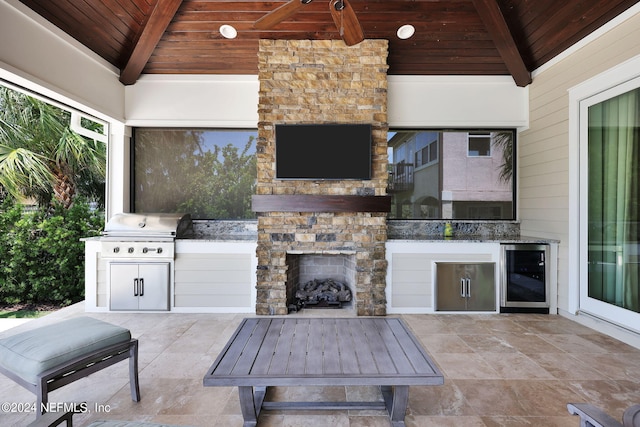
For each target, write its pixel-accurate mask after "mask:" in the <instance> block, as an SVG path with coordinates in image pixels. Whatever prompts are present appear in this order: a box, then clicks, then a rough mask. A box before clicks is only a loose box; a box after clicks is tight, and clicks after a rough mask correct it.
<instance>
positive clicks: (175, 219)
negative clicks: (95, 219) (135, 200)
mask: <svg viewBox="0 0 640 427" xmlns="http://www.w3.org/2000/svg"><path fill="white" fill-rule="evenodd" d="M192 226H193V224H192V222H191V215H190V214H184V213H175V214H165V213H119V214H116V215H114V216H113V217H112V218H111V219H110V220H109V221H108V222H107V224H106V225H105V227H104V232H103V233H102V234H103V236H105V237H109V238H127V239H136V238H140V239H145V238H170V239H175V238H179V237H184V236H185V235H186V234H187V233H188V232H190V231H191V229H192Z"/></svg>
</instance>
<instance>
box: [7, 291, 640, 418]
mask: <svg viewBox="0 0 640 427" xmlns="http://www.w3.org/2000/svg"><path fill="white" fill-rule="evenodd" d="M80 315H88V316H92V317H96V318H99V319H102V320H106V321H109V322H112V323H115V324H118V325H122V326H125V327H127V328H129V329H130V330H131V332H132V335H133V336H134V337H136V338H138V339H139V341H140V366H139V372H140V374H139V375H140V388H141V394H142V400H141V401H140V402H138V403H135V402H132V401H131V398H130V394H129V385H128V371H127V368H128V364H127V363H126V362H121V363H119V364H117V365H114V366H112V367H109V368H107V369H105V370H103V371H101V372H98V373H96V374H94V375H92V376H90V377H88V378H85V379H82V380H80V381H77V382H75V383H73V384H71V385H68V386H66V387H63V388H62V389H60V390H56V391H54V392H53V393H51V394H50V396H49V400H50V402H69V401H75V402H87V403H88V407H89V408H90V409H93V408H95V405H99V406H100V407H102V408H104V410H108V412H104V411H103V412H101V413H90V414H79V415H76V416H75V417H74V421H75V422H74V425H76V426H84V425H87V424H88V423H89V422H90V421H92V420H95V419H115V420H118V419H120V420H126V419H128V420H139V421H155V422H163V423H168V424H181V425H188V426H202V427H216V426H221V427H234V426H242V415H241V412H240V406H239V403H238V393H237V389H235V388H218V387H207V388H205V387H203V386H202V377H203V375H204V374H205V372H206V371H207V369H208V368H209V366H210V365H211V364H212V363H213V361H214V360H215V358H216V356H217V355H218V352H219V351H220V350H221V349H222V348H223V346H224V344H225V343H226V341H227V339H228V338H229V337H230V336H231V334H232V333H233V332H234V330H235V329H236V327H237V325H238V324H239V322H240V320H241V319H242V318H243V317H247V316H246V315H242V314H177V313H166V314H156V313H147V314H132V313H84V308H83V305H82V304H77V305H75V306H72V307H69V308H66V309H63V310H61V311H58V312H56V313H53V314H51V315H48V316H45V317H43V318H40V319H35V320H33V321H30V322H28V323H26V324H23V325H19V326H16V327H15V328H12V329H9V330H7V331H4V332H1V333H0V336H2V335H6V334H11V333H15V332H17V331H19V330H25V329H28V328H32V327H35V326H38V325H39V324H43V323H46V322H52V321H56V320H61V319H63V318H68V317H74V316H80ZM296 315H298V316H338V315H342V316H344V314H342V313H341V312H340V310H327V311H320V310H308V311H306V312H304V313H299V314H296ZM400 317H402V318H403V319H404V321H405V322H406V323H407V324H408V325H409V326H410V328H411V329H412V330H413V331H414V333H415V334H416V336H417V337H418V338H419V339H420V340H421V342H422V343H423V345H424V346H425V348H426V349H427V351H428V352H429V353H430V354H431V356H432V358H433V359H434V360H435V362H436V363H437V364H438V366H439V367H440V368H441V370H442V371H443V373H444V375H445V384H444V385H443V386H435V387H411V388H410V392H409V394H410V397H409V408H408V410H407V416H406V424H407V426H408V427H413V426H438V427H440V426H455V427H470V426H473V427H483V426H486V427H493V426H514V427H515V426H544V427H561V426H562V427H564V426H578V418H577V417H573V416H570V415H569V414H568V412H567V410H566V404H567V402H591V403H594V404H597V405H599V406H601V407H602V408H603V409H604V410H606V411H607V412H608V413H609V414H611V415H612V416H614V417H615V418H617V419H620V418H621V416H622V412H623V410H624V409H626V408H627V407H629V406H631V405H632V404H636V403H640V350H638V349H636V348H633V347H631V346H629V345H626V344H624V343H622V342H620V341H617V340H615V339H613V338H609V337H608V336H606V335H602V334H600V333H597V332H595V331H593V330H591V329H589V328H586V327H584V326H581V325H579V324H577V323H575V322H573V321H571V320H568V319H565V318H562V317H560V316H547V315H535V314H534V315H532V314H508V315H497V314H489V315H464V314H463V315H458V314H427V315H402V316H400ZM70 333H71V332H70ZM374 393H377V391H376V390H375V389H370V388H354V387H327V388H278V389H276V396H275V399H279V398H285V399H288V398H291V397H292V396H300V395H304V400H312V399H320V400H340V399H345V398H346V397H347V396H348V397H349V399H351V400H355V399H357V398H358V397H359V396H360V397H361V398H363V399H364V400H372V399H371V397H370V396H369V397H367V396H364V395H371V394H374ZM376 395H377V394H376ZM0 402H34V396H33V395H32V394H31V393H29V392H27V391H26V390H24V389H22V388H21V387H19V386H17V385H15V384H14V383H13V382H12V381H10V380H9V379H7V378H6V377H4V376H0ZM34 418H35V414H33V413H27V414H16V413H6V412H0V426H3V427H6V426H24V425H26V424H28V423H29V422H31V421H32V420H33V419H34ZM389 425H390V424H389V421H388V418H387V417H386V414H385V413H384V412H382V411H369V412H364V411H350V412H347V411H335V412H334V411H330V412H327V411H322V412H320V411H318V412H312V411H307V412H292V411H287V412H286V413H285V412H282V413H278V412H264V413H263V414H261V416H260V419H259V426H262V427H274V426H277V427H300V426H305V427H316V426H327V427H379V426H385V427H386V426H389Z"/></svg>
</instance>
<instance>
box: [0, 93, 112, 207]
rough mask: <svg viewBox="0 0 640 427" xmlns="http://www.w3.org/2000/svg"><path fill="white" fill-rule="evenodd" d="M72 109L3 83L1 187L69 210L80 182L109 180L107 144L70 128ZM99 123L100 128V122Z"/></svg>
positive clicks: (0, 96) (0, 104) (20, 196)
mask: <svg viewBox="0 0 640 427" xmlns="http://www.w3.org/2000/svg"><path fill="white" fill-rule="evenodd" d="M69 117H70V114H69V112H67V111H65V110H62V109H60V108H57V107H55V106H53V105H50V104H48V103H46V102H43V101H40V100H38V99H35V98H32V97H29V96H27V95H24V94H22V93H20V92H16V91H13V90H11V89H8V88H5V87H1V86H0V186H1V187H3V188H4V191H5V192H6V193H7V194H9V195H10V196H12V197H14V198H16V199H18V200H20V199H23V198H25V197H32V198H35V199H36V200H37V201H38V204H40V205H41V206H42V205H47V204H49V203H50V201H51V199H52V196H53V198H55V200H57V201H58V202H60V203H61V204H62V206H63V207H65V208H69V207H70V206H71V205H72V203H73V200H74V197H75V196H76V193H77V191H78V184H79V182H81V183H85V184H86V183H87V182H95V181H96V180H98V181H99V180H102V181H103V180H104V176H105V171H106V150H105V144H104V143H102V142H99V141H95V140H91V139H87V138H84V137H82V136H80V135H78V134H77V133H75V132H74V131H72V130H71V129H70V128H69ZM95 126H99V125H98V124H97V123H96V124H94V128H95Z"/></svg>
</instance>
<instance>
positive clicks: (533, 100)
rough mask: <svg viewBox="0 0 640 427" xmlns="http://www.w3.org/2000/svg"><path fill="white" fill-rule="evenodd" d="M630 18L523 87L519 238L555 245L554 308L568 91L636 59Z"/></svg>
mask: <svg viewBox="0 0 640 427" xmlns="http://www.w3.org/2000/svg"><path fill="white" fill-rule="evenodd" d="M638 40H640V16H638V15H636V16H634V17H632V18H630V19H628V20H627V21H625V22H623V23H622V24H620V25H619V26H617V27H616V28H613V29H612V30H610V31H608V32H607V33H605V34H604V35H602V36H601V37H599V38H598V39H596V40H594V41H593V42H591V43H589V44H588V45H586V46H584V47H582V48H581V49H579V50H577V51H576V52H574V53H573V54H571V55H569V56H568V57H566V58H564V59H562V60H561V61H560V62H558V63H557V64H555V65H553V66H551V67H550V68H548V69H546V70H544V71H543V72H541V73H539V74H537V75H535V76H534V79H533V83H532V84H531V85H530V86H529V97H530V109H529V117H530V125H529V129H527V130H526V131H524V132H522V133H521V134H520V135H519V147H518V148H519V151H518V177H519V193H518V198H519V219H520V221H521V230H522V234H523V235H535V236H540V237H548V238H554V239H559V240H560V241H561V243H560V246H559V254H558V255H559V256H558V258H559V259H558V294H559V298H558V305H559V308H561V309H565V310H566V309H567V306H568V293H569V284H568V280H569V272H568V265H567V258H568V238H569V236H568V227H569V222H570V221H572V219H570V218H569V205H568V196H569V158H568V156H569V94H568V92H567V91H568V90H569V89H570V88H571V87H573V86H575V85H577V84H579V83H582V82H584V81H585V80H587V79H589V78H591V77H593V76H595V75H597V74H599V73H601V72H604V71H606V70H608V69H610V68H612V67H614V66H616V65H618V64H620V63H621V62H624V61H625V60H628V59H630V58H632V57H634V56H636V55H639V54H640V43H638Z"/></svg>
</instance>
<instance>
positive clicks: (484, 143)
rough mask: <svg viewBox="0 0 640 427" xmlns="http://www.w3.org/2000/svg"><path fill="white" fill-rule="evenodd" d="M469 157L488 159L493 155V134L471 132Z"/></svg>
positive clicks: (469, 136)
mask: <svg viewBox="0 0 640 427" xmlns="http://www.w3.org/2000/svg"><path fill="white" fill-rule="evenodd" d="M468 138H469V157H479V156H482V157H488V156H490V155H491V134H490V133H488V132H469V135H468Z"/></svg>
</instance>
